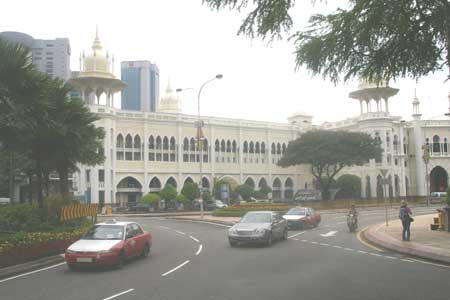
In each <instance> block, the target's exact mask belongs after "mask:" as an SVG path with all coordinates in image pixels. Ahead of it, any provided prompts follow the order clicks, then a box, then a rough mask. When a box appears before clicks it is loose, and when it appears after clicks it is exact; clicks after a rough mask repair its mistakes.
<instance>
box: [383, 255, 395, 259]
mask: <svg viewBox="0 0 450 300" xmlns="http://www.w3.org/2000/svg"><path fill="white" fill-rule="evenodd" d="M384 257H386V258H389V259H397V257H394V256H387V255H385V256H384Z"/></svg>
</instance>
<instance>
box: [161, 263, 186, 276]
mask: <svg viewBox="0 0 450 300" xmlns="http://www.w3.org/2000/svg"><path fill="white" fill-rule="evenodd" d="M189 262H190V261H189V260H186V261H185V262H184V263H182V264H180V265H178V266H176V267H175V268H173V269H172V270H169V271H167V272H166V273H164V274H161V276H162V277H164V276H167V275H169V274H170V273H172V272H175V271H176V270H178V269H179V268H181V267H183V266H184V265H186V264H188V263H189Z"/></svg>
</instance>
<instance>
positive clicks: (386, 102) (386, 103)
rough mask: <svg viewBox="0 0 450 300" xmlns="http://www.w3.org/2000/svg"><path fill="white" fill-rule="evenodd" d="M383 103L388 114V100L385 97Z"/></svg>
mask: <svg viewBox="0 0 450 300" xmlns="http://www.w3.org/2000/svg"><path fill="white" fill-rule="evenodd" d="M384 103H385V105H386V112H387V113H388V112H389V99H388V98H387V97H386V98H384Z"/></svg>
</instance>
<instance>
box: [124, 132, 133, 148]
mask: <svg viewBox="0 0 450 300" xmlns="http://www.w3.org/2000/svg"><path fill="white" fill-rule="evenodd" d="M125 148H133V138H132V137H131V135H129V134H127V137H126V138H125Z"/></svg>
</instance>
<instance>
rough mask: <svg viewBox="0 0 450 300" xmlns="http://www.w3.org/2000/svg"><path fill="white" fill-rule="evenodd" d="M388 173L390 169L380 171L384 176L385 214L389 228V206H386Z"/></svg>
mask: <svg viewBox="0 0 450 300" xmlns="http://www.w3.org/2000/svg"><path fill="white" fill-rule="evenodd" d="M388 171H389V170H388V169H381V170H380V172H381V176H383V198H384V201H385V203H384V208H385V213H386V217H385V218H386V226H389V218H388V209H387V204H386V198H387V193H386V184H387V182H388V180H387V178H386V175H387V172H388Z"/></svg>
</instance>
